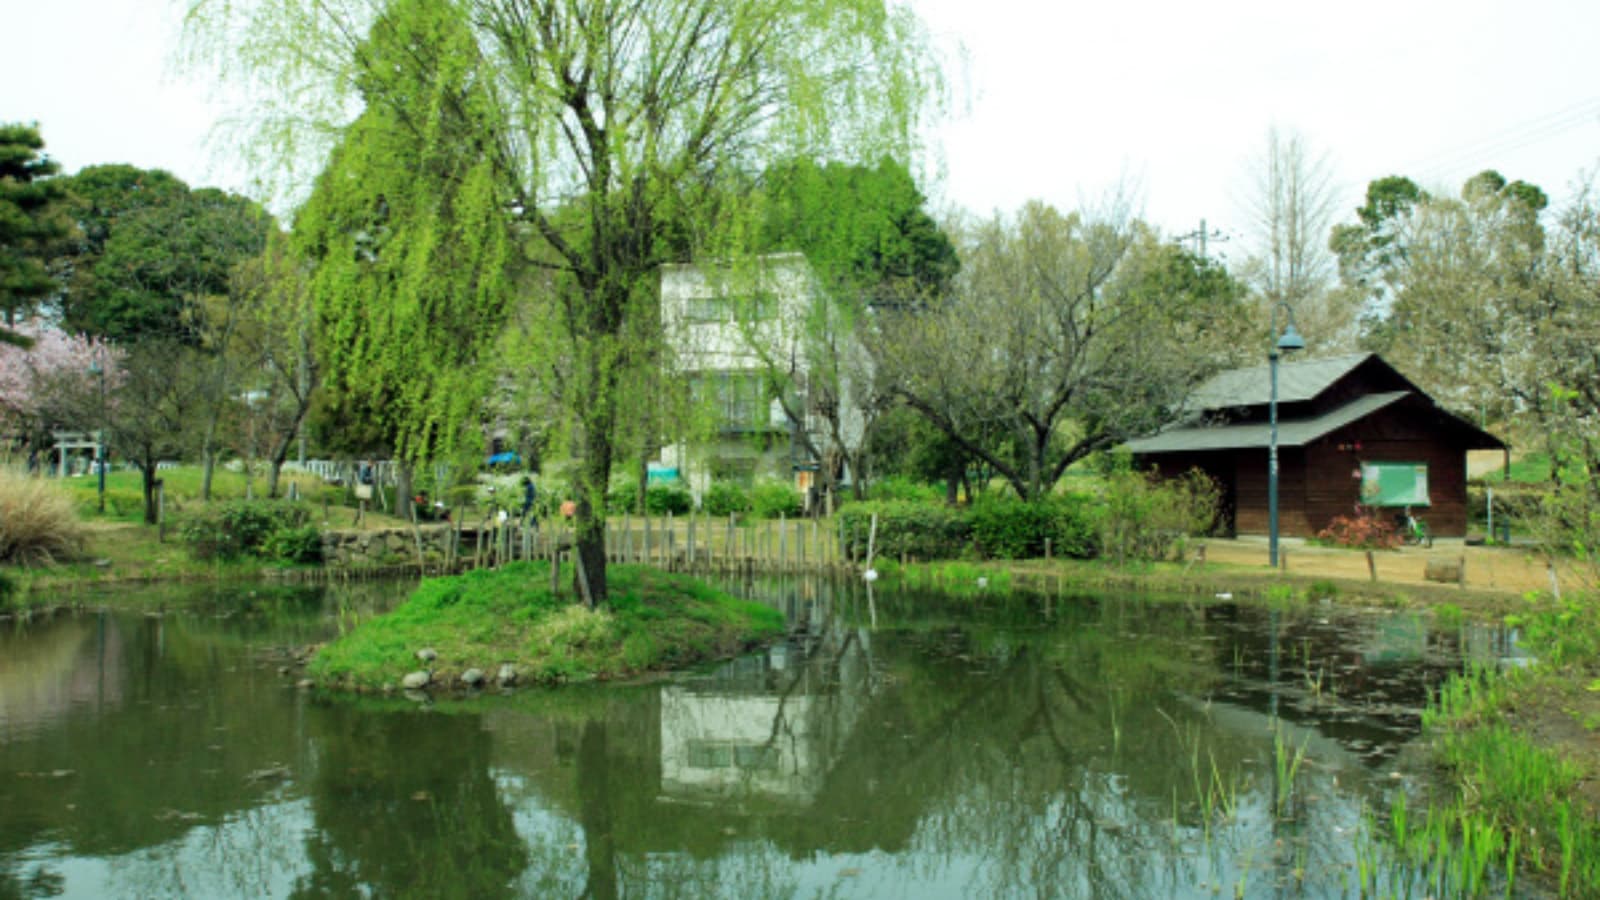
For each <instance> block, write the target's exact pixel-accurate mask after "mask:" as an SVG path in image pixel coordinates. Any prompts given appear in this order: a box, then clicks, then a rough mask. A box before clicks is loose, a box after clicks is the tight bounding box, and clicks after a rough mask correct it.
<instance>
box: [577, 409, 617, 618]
mask: <svg viewBox="0 0 1600 900" xmlns="http://www.w3.org/2000/svg"><path fill="white" fill-rule="evenodd" d="M594 434H595V432H592V431H591V432H589V435H590V439H589V441H588V446H587V447H586V448H585V452H584V454H583V459H582V461H581V462H580V463H579V465H580V467H581V468H580V472H581V475H580V477H579V483H578V516H577V523H576V524H577V527H576V534H575V535H574V540H575V541H576V550H577V565H575V566H574V567H573V569H574V571H573V579H574V584H573V590H574V591H576V592H577V595H578V596H579V597H584V598H585V599H586V602H587V603H588V604H589V606H590V608H591V609H597V608H599V607H602V606H604V605H605V604H606V596H607V589H606V512H605V510H606V507H605V485H606V483H607V482H608V481H609V480H610V478H611V444H610V441H609V439H608V438H599V439H596V438H595V437H594ZM597 501H598V503H597Z"/></svg>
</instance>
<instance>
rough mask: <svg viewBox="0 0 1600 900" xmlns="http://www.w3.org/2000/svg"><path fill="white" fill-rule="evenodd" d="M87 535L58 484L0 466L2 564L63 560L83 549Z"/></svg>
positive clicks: (67, 496)
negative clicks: (5, 469) (15, 472)
mask: <svg viewBox="0 0 1600 900" xmlns="http://www.w3.org/2000/svg"><path fill="white" fill-rule="evenodd" d="M87 538H88V531H87V530H86V529H85V528H84V525H83V523H82V522H79V521H78V514H77V512H76V510H75V509H74V508H73V502H72V497H71V495H70V494H68V493H67V492H66V491H65V490H63V489H62V488H61V487H60V486H59V485H57V484H55V483H53V482H50V481H48V480H46V479H42V478H27V477H24V476H20V475H16V474H13V473H11V472H7V471H3V470H0V564H12V565H28V566H33V565H49V564H52V563H57V562H64V561H66V560H69V559H72V558H74V557H77V556H80V555H81V554H82V553H83V548H84V544H85V541H86V540H87Z"/></svg>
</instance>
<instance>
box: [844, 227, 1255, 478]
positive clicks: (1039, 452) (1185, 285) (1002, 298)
mask: <svg viewBox="0 0 1600 900" xmlns="http://www.w3.org/2000/svg"><path fill="white" fill-rule="evenodd" d="M958 243H959V244H960V246H961V259H962V267H961V272H960V275H959V276H958V278H957V279H956V281H955V284H954V289H953V292H952V295H951V296H950V297H949V298H948V299H947V300H945V301H944V302H942V303H940V304H939V305H937V306H936V307H935V308H933V309H922V308H906V309H896V310H885V311H882V312H881V314H880V315H878V316H876V317H875V319H874V322H875V325H876V331H875V334H874V337H873V343H874V346H873V351H874V353H875V355H876V357H877V360H878V362H879V364H880V370H881V372H882V377H883V378H884V379H885V380H886V383H887V384H888V385H890V390H891V391H892V393H893V394H894V395H895V396H897V397H898V398H900V399H901V400H903V401H904V402H905V403H906V404H908V405H909V406H910V407H911V408H912V409H915V410H916V411H917V412H918V413H920V414H921V415H923V416H924V417H926V418H927V420H928V421H929V422H930V423H932V424H933V425H934V426H935V427H937V428H938V429H939V430H940V431H941V432H942V433H943V434H944V435H946V436H947V437H948V438H949V439H950V440H952V441H954V442H955V443H956V444H957V445H958V447H959V448H960V450H961V451H962V452H963V453H964V454H966V455H969V456H970V457H972V458H973V459H976V460H979V461H982V462H983V463H985V464H987V465H988V466H990V467H992V468H993V470H994V471H995V472H997V473H998V474H999V475H1000V476H1001V477H1003V478H1005V479H1006V481H1007V482H1009V483H1010V484H1011V486H1012V488H1013V489H1014V490H1015V491H1016V493H1017V495H1018V496H1020V497H1024V498H1027V499H1039V498H1042V497H1044V496H1045V495H1046V494H1048V493H1049V492H1050V490H1051V489H1052V488H1053V487H1054V486H1055V484H1056V483H1057V482H1058V481H1059V480H1060V478H1061V476H1062V473H1064V472H1065V471H1066V469H1067V467H1068V466H1070V465H1072V464H1073V463H1074V462H1076V461H1078V460H1080V459H1083V458H1084V457H1086V456H1088V455H1089V454H1091V453H1094V452H1096V451H1098V450H1102V449H1106V448H1109V447H1112V446H1115V445H1116V444H1118V443H1121V442H1122V441H1124V440H1127V439H1129V438H1131V437H1134V436H1137V435H1140V434H1143V433H1146V432H1149V431H1153V430H1154V429H1155V428H1157V427H1158V426H1160V425H1161V424H1164V423H1165V422H1167V421H1169V420H1170V419H1171V417H1172V416H1173V414H1174V412H1175V410H1176V409H1177V408H1178V406H1179V405H1180V404H1181V403H1182V401H1183V400H1184V398H1185V397H1186V396H1187V394H1188V391H1189V390H1190V389H1191V388H1192V387H1193V385H1195V384H1196V383H1197V382H1198V381H1199V379H1200V378H1201V377H1203V376H1204V375H1207V374H1209V373H1210V372H1211V371H1212V370H1213V369H1214V368H1216V367H1217V366H1218V365H1219V363H1220V362H1221V361H1223V360H1224V358H1225V356H1226V354H1228V353H1231V352H1232V351H1233V348H1234V347H1235V346H1236V345H1237V344H1238V341H1237V340H1234V339H1232V337H1231V335H1232V333H1233V331H1234V330H1235V329H1236V327H1237V326H1236V325H1235V324H1233V323H1236V322H1238V321H1240V320H1241V318H1242V306H1241V300H1242V291H1240V290H1238V289H1237V285H1236V284H1235V283H1234V282H1233V281H1232V280H1231V279H1230V278H1227V277H1226V274H1225V273H1224V272H1222V271H1221V270H1220V269H1216V270H1212V269H1210V268H1209V265H1208V264H1207V263H1205V262H1204V261H1202V260H1199V259H1198V258H1196V257H1192V256H1189V255H1188V254H1186V253H1184V252H1183V251H1182V250H1180V249H1178V248H1176V247H1174V246H1173V245H1171V244H1170V243H1168V242H1166V241H1163V240H1161V239H1160V238H1159V236H1158V235H1157V234H1155V232H1153V231H1152V230H1151V229H1150V228H1148V227H1146V226H1144V225H1143V224H1141V223H1139V222H1137V221H1135V220H1133V219H1132V218H1130V216H1129V213H1128V210H1127V208H1126V206H1125V205H1124V204H1120V203H1113V204H1112V205H1111V207H1110V208H1109V209H1107V210H1106V211H1104V212H1075V213H1070V214H1063V213H1061V212H1058V211H1057V210H1055V209H1053V208H1051V207H1049V206H1045V205H1043V204H1039V203H1030V204H1028V205H1026V206H1024V207H1023V208H1022V209H1021V210H1020V211H1019V212H1018V213H1016V214H1015V215H1013V216H1010V217H1000V216H996V217H995V218H994V219H992V220H990V221H987V222H983V223H981V224H978V225H976V226H974V227H972V228H970V229H967V230H966V231H965V232H964V233H963V234H961V236H960V238H959V241H958ZM1185 272H1187V273H1188V275H1184V276H1183V277H1179V276H1180V275H1182V274H1183V273H1185ZM951 360H959V361H960V364H959V365H951Z"/></svg>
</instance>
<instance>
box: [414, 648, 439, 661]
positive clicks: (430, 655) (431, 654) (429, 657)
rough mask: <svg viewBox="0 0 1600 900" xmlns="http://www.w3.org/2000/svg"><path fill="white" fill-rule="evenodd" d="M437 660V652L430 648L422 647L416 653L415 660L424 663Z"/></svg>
mask: <svg viewBox="0 0 1600 900" xmlns="http://www.w3.org/2000/svg"><path fill="white" fill-rule="evenodd" d="M438 658H439V653H438V651H436V650H434V649H433V648H432V647H423V648H422V649H421V650H418V651H417V659H420V660H422V661H423V662H425V663H427V662H433V661H434V660H436V659H438Z"/></svg>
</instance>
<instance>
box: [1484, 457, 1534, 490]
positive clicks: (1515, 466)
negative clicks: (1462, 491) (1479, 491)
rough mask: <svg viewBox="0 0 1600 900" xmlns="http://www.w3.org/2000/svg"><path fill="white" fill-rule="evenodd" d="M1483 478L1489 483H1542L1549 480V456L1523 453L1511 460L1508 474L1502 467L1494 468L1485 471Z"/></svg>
mask: <svg viewBox="0 0 1600 900" xmlns="http://www.w3.org/2000/svg"><path fill="white" fill-rule="evenodd" d="M1483 480H1484V481H1486V482H1488V483H1489V484H1500V483H1503V482H1511V483H1514V484H1544V483H1546V482H1548V481H1549V480H1550V456H1549V455H1548V454H1545V453H1524V454H1522V455H1521V456H1519V457H1517V458H1516V459H1513V460H1512V461H1511V471H1510V474H1509V476H1508V475H1507V473H1506V471H1505V470H1504V469H1495V470H1494V471H1492V472H1486V473H1485V474H1484V476H1483Z"/></svg>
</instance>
